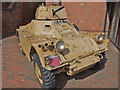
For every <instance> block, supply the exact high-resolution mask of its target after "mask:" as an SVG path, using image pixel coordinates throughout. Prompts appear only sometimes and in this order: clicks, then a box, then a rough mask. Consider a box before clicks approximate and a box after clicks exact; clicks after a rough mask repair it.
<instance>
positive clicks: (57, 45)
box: [56, 41, 65, 50]
mask: <svg viewBox="0 0 120 90" xmlns="http://www.w3.org/2000/svg"><path fill="white" fill-rule="evenodd" d="M56 48H57V49H58V50H64V48H65V45H64V42H63V41H58V42H57V43H56Z"/></svg>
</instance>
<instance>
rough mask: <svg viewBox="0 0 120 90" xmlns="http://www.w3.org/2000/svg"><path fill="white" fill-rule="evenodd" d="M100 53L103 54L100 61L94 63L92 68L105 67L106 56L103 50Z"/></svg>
mask: <svg viewBox="0 0 120 90" xmlns="http://www.w3.org/2000/svg"><path fill="white" fill-rule="evenodd" d="M101 55H102V56H103V58H102V59H101V61H100V62H98V63H96V64H95V65H94V66H93V67H92V68H93V70H96V69H97V70H98V69H103V68H104V67H105V63H106V61H107V59H106V56H105V52H103V53H101Z"/></svg>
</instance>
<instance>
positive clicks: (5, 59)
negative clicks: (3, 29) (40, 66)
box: [2, 36, 118, 88]
mask: <svg viewBox="0 0 120 90" xmlns="http://www.w3.org/2000/svg"><path fill="white" fill-rule="evenodd" d="M107 59H108V61H107V63H106V66H105V68H104V69H102V70H99V71H92V70H86V71H84V72H82V73H79V74H77V75H74V76H72V77H70V76H67V75H66V74H65V73H61V74H58V75H57V87H59V88H117V87H118V50H117V49H116V48H115V47H114V46H113V45H112V44H111V43H110V44H109V50H108V51H107ZM2 87H3V88H40V85H39V83H38V81H37V79H36V76H35V73H34V69H33V66H32V64H31V62H29V61H28V60H27V58H26V57H25V56H23V55H22V54H21V52H20V50H19V48H18V43H17V38H16V36H11V37H8V38H5V39H3V42H2Z"/></svg>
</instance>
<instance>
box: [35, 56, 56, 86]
mask: <svg viewBox="0 0 120 90" xmlns="http://www.w3.org/2000/svg"><path fill="white" fill-rule="evenodd" d="M33 63H34V69H35V73H36V76H37V79H38V82H39V83H40V85H41V87H42V88H55V83H56V80H55V75H54V73H53V72H51V71H49V70H47V69H45V68H43V67H42V65H41V62H40V59H39V56H38V55H37V54H34V55H33Z"/></svg>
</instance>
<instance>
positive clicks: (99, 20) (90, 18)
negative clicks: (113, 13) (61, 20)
mask: <svg viewBox="0 0 120 90" xmlns="http://www.w3.org/2000/svg"><path fill="white" fill-rule="evenodd" d="M62 5H64V6H65V8H66V11H67V15H68V19H69V20H70V21H72V22H73V23H75V24H76V25H77V26H78V27H79V28H80V29H81V30H89V31H103V27H104V17H105V12H106V4H105V3H104V2H84V3H82V2H63V3H62Z"/></svg>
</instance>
